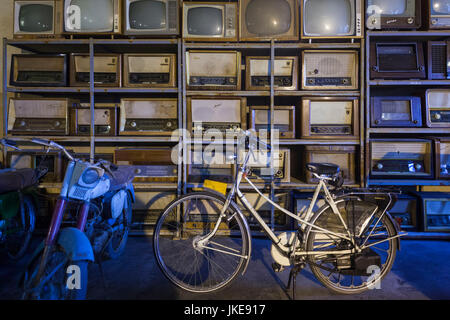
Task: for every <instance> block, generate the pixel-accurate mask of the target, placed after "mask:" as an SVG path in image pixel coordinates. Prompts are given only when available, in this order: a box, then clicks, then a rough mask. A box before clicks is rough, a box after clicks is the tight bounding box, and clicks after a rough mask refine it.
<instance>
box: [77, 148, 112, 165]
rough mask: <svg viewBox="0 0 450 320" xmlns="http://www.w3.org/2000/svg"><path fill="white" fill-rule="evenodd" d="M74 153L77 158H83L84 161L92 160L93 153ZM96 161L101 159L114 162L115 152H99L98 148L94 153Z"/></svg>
mask: <svg viewBox="0 0 450 320" xmlns="http://www.w3.org/2000/svg"><path fill="white" fill-rule="evenodd" d="M72 155H73V156H74V157H75V158H77V159H83V160H84V161H90V160H91V159H92V158H91V154H90V153H88V152H72ZM93 160H94V162H98V161H100V160H106V161H109V162H111V163H114V154H112V153H98V152H97V150H96V152H95V154H94V159H93Z"/></svg>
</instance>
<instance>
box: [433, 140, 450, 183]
mask: <svg viewBox="0 0 450 320" xmlns="http://www.w3.org/2000/svg"><path fill="white" fill-rule="evenodd" d="M434 156H435V160H436V164H435V168H436V179H450V137H446V138H445V137H439V138H435V139H434Z"/></svg>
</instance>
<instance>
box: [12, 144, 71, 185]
mask: <svg viewBox="0 0 450 320" xmlns="http://www.w3.org/2000/svg"><path fill="white" fill-rule="evenodd" d="M64 157H65V156H64V154H63V153H62V152H61V151H56V150H50V151H48V152H47V151H43V150H42V149H38V150H35V149H30V150H24V151H11V152H8V154H7V160H6V161H7V164H8V167H9V168H15V169H23V168H32V169H37V168H39V169H41V168H42V169H48V172H47V174H46V175H45V176H44V177H43V178H42V182H61V181H62V179H63V177H64V170H65V164H66V161H65V159H64Z"/></svg>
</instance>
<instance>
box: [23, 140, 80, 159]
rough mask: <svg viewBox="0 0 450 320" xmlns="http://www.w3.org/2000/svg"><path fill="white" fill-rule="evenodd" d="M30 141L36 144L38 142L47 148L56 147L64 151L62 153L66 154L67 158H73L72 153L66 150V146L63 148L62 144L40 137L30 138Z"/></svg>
mask: <svg viewBox="0 0 450 320" xmlns="http://www.w3.org/2000/svg"><path fill="white" fill-rule="evenodd" d="M31 142H33V143H36V144H40V145H43V146H46V147H49V148H53V149H58V150H61V151H63V152H64V154H65V155H66V157H67V158H69V159H70V160H73V157H72V155H71V154H70V153H69V152H68V151H67V150H66V148H64V147H63V146H61V145H59V144H57V143H56V142H54V141H51V140H45V139H40V138H32V139H31Z"/></svg>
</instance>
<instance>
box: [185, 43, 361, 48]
mask: <svg viewBox="0 0 450 320" xmlns="http://www.w3.org/2000/svg"><path fill="white" fill-rule="evenodd" d="M212 45H213V46H214V47H215V48H220V49H270V42H268V41H267V42H224V43H205V42H185V43H184V46H185V47H186V49H210V48H211V46H212ZM360 47H361V44H360V43H359V42H332V43H326V42H311V43H309V42H307V43H306V42H298V41H296V42H275V45H274V48H275V49H358V48H360Z"/></svg>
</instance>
